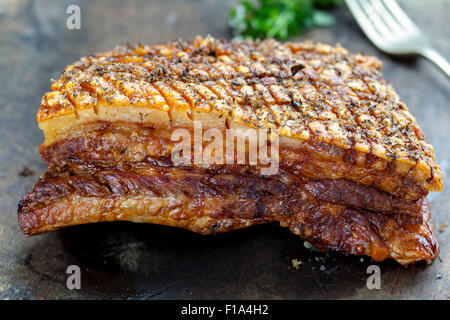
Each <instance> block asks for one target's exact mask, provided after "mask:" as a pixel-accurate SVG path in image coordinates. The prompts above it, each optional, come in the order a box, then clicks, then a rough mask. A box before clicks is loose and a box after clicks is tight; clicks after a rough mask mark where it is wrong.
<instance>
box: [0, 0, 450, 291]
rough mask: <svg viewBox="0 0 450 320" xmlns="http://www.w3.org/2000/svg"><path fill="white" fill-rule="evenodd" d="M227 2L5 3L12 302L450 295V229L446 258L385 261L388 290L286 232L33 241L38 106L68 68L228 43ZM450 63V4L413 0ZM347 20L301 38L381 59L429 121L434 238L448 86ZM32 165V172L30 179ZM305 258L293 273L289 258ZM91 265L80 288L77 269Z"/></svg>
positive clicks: (113, 232)
mask: <svg viewBox="0 0 450 320" xmlns="http://www.w3.org/2000/svg"><path fill="white" fill-rule="evenodd" d="M70 4H78V5H79V6H80V8H81V30H68V29H67V28H66V18H67V14H66V8H67V7H68V6H69V5H70ZM229 5H230V2H228V1H222V0H215V1H212V0H211V1H207V0H203V1H200V0H198V1H194V0H190V1H166V0H154V1H143V0H142V1H140V0H129V1H126V2H125V1H119V0H114V1H110V0H108V1H106V0H104V1H103V0H90V1H74V0H72V1H69V0H65V1H61V0H36V1H33V0H30V1H25V0H3V1H0V298H2V299H7V298H8V299H37V298H44V299H76V298H85V299H233V298H234V299H317V298H321V299H358V298H377V299H397V298H398V299H447V298H448V297H449V296H450V267H449V266H450V250H449V248H450V243H449V238H450V237H449V235H450V228H447V229H445V230H443V232H439V231H438V230H436V234H437V237H438V239H439V241H440V245H441V253H440V257H439V259H437V260H436V261H434V262H433V263H432V264H431V265H428V264H427V263H418V264H416V265H412V266H409V267H407V268H405V267H402V266H400V265H398V264H396V263H395V262H393V261H385V262H383V263H379V264H378V265H379V266H380V268H381V289H380V290H369V289H368V288H367V287H366V279H367V277H368V275H367V273H366V270H367V267H368V266H369V265H371V264H373V262H372V261H370V260H369V259H368V258H363V259H362V260H361V259H360V258H359V257H348V256H344V255H341V254H321V253H316V252H312V251H310V250H308V249H306V248H305V247H304V245H303V242H302V241H301V240H300V239H299V238H298V237H296V236H295V235H293V234H291V233H290V232H289V231H288V230H287V229H283V228H281V227H280V226H278V225H277V224H269V225H263V226H258V227H252V228H249V229H246V230H240V231H234V232H231V233H228V234H222V235H216V236H200V235H197V234H194V233H191V232H188V231H184V230H178V229H175V228H170V227H164V226H156V225H142V224H132V223H125V222H123V223H119V222H117V223H103V224H93V225H85V226H77V227H71V228H67V229H64V230H60V231H57V232H53V233H49V234H44V235H41V236H37V237H34V238H30V239H27V238H25V236H24V235H23V234H22V232H21V231H20V230H19V228H18V226H17V222H16V211H17V201H18V198H19V197H20V196H21V195H23V194H24V193H25V192H26V191H29V190H31V189H32V186H33V184H34V183H35V182H36V181H37V179H38V176H39V174H40V173H42V172H44V171H45V169H46V165H45V164H44V162H43V161H42V160H41V159H40V158H39V155H38V146H39V144H40V143H41V142H42V139H43V136H42V134H41V133H40V131H39V129H38V127H37V124H36V122H35V114H36V111H37V109H38V106H39V103H40V99H41V97H42V95H43V93H44V92H46V91H47V90H48V89H49V85H50V78H56V77H57V76H58V75H59V73H60V72H61V71H62V70H63V68H64V66H65V65H67V64H70V63H72V62H73V61H75V60H77V59H78V58H79V57H80V56H83V55H89V54H91V53H94V52H99V51H106V50H109V49H111V48H112V47H113V46H115V45H117V44H124V43H127V42H130V43H136V42H142V43H147V44H156V43H164V42H167V41H169V40H173V39H176V38H178V37H182V38H185V39H188V38H192V37H193V36H195V35H197V34H202V35H206V34H212V35H214V36H217V37H225V38H230V37H231V34H230V31H229V29H228V27H227V22H226V14H227V8H228V6H229ZM401 5H403V6H404V8H405V11H406V12H407V13H408V14H409V15H410V16H411V17H412V18H413V20H415V21H416V23H417V24H418V25H419V26H420V27H421V28H423V30H424V31H425V32H426V33H427V34H428V35H429V36H430V37H431V40H432V42H433V44H434V45H435V46H436V47H437V48H438V49H439V50H440V51H441V52H442V53H443V55H444V56H446V57H447V58H450V41H449V39H450V28H448V23H449V21H450V2H449V1H448V0H432V1H405V0H404V1H401ZM333 12H334V14H335V15H336V16H337V24H336V25H335V26H333V27H330V28H323V29H320V28H317V29H314V30H310V31H308V32H306V33H304V34H302V35H301V36H300V37H298V39H313V40H318V41H323V42H327V43H336V42H339V43H341V44H342V45H343V46H345V47H347V48H349V49H350V50H352V51H357V52H359V51H361V52H364V53H366V54H373V55H377V56H379V57H380V58H381V59H382V60H383V61H384V62H385V66H384V75H385V77H386V78H387V79H388V80H389V81H390V82H392V83H393V84H394V87H395V88H396V89H397V91H398V92H399V94H400V96H401V97H402V98H403V99H404V100H405V101H406V103H407V105H408V106H409V108H410V109H411V110H412V113H413V114H414V115H415V116H416V117H417V119H418V121H419V123H420V125H421V126H422V128H423V130H424V132H425V134H426V136H427V137H428V139H429V141H431V143H432V144H433V145H434V147H435V150H436V155H437V157H438V160H439V162H440V164H441V166H442V170H443V172H444V177H445V178H444V181H445V185H446V186H445V189H444V192H442V193H440V194H433V195H432V196H431V197H430V200H431V206H432V212H433V221H434V225H435V228H436V229H439V226H440V225H441V224H443V223H444V222H445V221H448V222H450V214H449V211H450V197H449V196H450V192H449V188H448V186H449V182H450V181H449V178H448V177H449V173H450V164H449V160H450V144H449V137H448V135H449V131H450V130H449V124H450V105H449V100H450V82H449V81H448V79H446V78H445V76H444V75H442V74H441V73H440V72H439V71H438V70H437V69H436V68H435V67H434V66H433V65H432V64H431V63H429V62H428V61H425V60H424V59H413V58H408V59H393V58H391V57H389V56H387V55H384V54H382V53H381V52H379V51H378V50H377V49H375V48H374V47H373V46H372V45H371V43H370V42H369V41H368V40H367V39H366V38H365V36H364V35H363V34H362V33H361V32H360V31H359V28H358V27H357V25H356V23H355V22H354V20H353V18H352V17H351V15H350V14H349V12H348V11H347V9H346V8H345V7H341V8H339V9H335V10H334V11H333ZM24 167H29V168H31V169H32V170H34V172H35V173H34V174H33V175H29V176H25V177H24V176H21V175H19V172H20V171H21V170H22V169H23V168H24ZM292 259H297V260H299V261H302V264H301V265H300V268H299V269H298V270H295V269H293V268H292V265H291V260H292ZM73 264H74V265H78V266H80V268H81V272H82V278H81V290H72V291H70V290H68V289H67V287H66V277H67V275H66V273H65V271H66V268H67V267H68V266H69V265H73Z"/></svg>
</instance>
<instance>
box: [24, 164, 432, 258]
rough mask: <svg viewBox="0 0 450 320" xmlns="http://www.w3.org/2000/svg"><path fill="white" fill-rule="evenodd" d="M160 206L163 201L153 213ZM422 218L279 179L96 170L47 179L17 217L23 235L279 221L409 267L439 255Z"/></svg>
mask: <svg viewBox="0 0 450 320" xmlns="http://www.w3.org/2000/svg"><path fill="white" fill-rule="evenodd" d="M160 200H161V201H162V200H164V201H165V202H164V203H163V204H161V205H160V206H159V207H158V209H157V210H155V209H154V206H155V202H158V201H160ZM124 202H126V203H127V205H125V206H124V205H123V203H124ZM152 206H153V207H152ZM152 208H153V209H152ZM419 212H420V215H421V219H419V220H420V221H417V219H415V218H412V217H408V216H400V215H396V216H387V215H383V214H377V213H373V212H369V211H366V210H362V209H352V208H350V207H346V206H342V205H334V204H330V203H327V202H325V201H321V200H317V199H315V198H314V197H312V196H311V194H309V192H308V191H307V190H306V188H298V187H296V186H294V185H289V184H286V183H284V182H281V181H275V180H266V179H260V178H252V177H236V176H234V175H229V174H215V175H212V174H211V175H208V174H203V173H189V172H184V171H183V170H177V171H176V172H172V173H171V174H167V173H166V174H161V173H152V174H137V173H132V172H120V171H100V172H97V173H96V174H95V175H92V176H90V175H85V176H70V175H66V176H64V175H60V176H53V177H52V176H51V174H49V175H48V177H46V178H44V179H42V180H41V181H40V182H38V183H37V184H36V186H35V189H34V190H33V192H31V193H29V194H27V195H26V196H25V197H24V198H23V199H22V200H21V201H20V204H19V213H18V219H19V225H20V226H21V228H22V229H23V230H24V232H25V233H27V234H28V235H33V234H38V233H42V232H46V231H49V230H53V229H57V228H60V227H63V226H69V225H75V224H82V223H91V222H98V221H114V220H131V221H138V222H139V221H140V222H155V221H156V223H159V224H167V225H174V226H178V227H183V228H186V229H190V230H192V231H195V232H199V233H202V234H207V233H211V232H225V231H230V230H234V229H238V228H242V227H247V226H249V225H254V224H259V223H264V222H271V221H279V222H280V224H281V225H283V226H288V227H289V228H290V229H291V230H292V231H293V232H294V233H296V234H298V235H300V236H301V237H302V238H304V239H307V240H308V241H310V242H312V243H313V244H315V245H316V246H317V247H318V248H320V249H322V250H328V249H333V250H336V251H342V252H347V253H349V254H365V255H369V256H371V257H372V258H374V259H375V260H377V261H379V260H383V259H386V258H388V257H391V258H394V259H396V260H397V261H399V262H400V263H411V262H415V261H419V260H425V259H432V258H434V257H435V256H436V255H437V253H438V245H437V242H436V239H435V238H434V236H433V233H432V228H431V223H430V215H429V209H428V204H427V203H426V200H421V201H420V210H419ZM155 217H156V218H155ZM205 217H206V218H207V222H206V223H204V221H205V220H204V219H203V218H205ZM155 219H156V220H155Z"/></svg>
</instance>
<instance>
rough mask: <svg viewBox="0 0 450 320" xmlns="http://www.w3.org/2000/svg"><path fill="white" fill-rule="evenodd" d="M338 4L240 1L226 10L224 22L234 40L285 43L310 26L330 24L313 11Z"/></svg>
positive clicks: (338, 1)
mask: <svg viewBox="0 0 450 320" xmlns="http://www.w3.org/2000/svg"><path fill="white" fill-rule="evenodd" d="M341 3H342V0H258V1H250V0H241V1H239V3H238V4H237V5H236V6H235V7H233V8H231V9H230V12H229V20H228V22H229V24H230V27H231V29H232V30H233V35H234V36H235V37H240V38H253V39H255V38H277V39H280V40H285V39H286V38H287V37H288V36H292V35H297V34H300V33H301V32H302V31H303V30H306V29H308V28H311V27H314V26H320V27H325V26H330V25H332V24H333V23H334V17H333V16H332V15H330V14H329V13H327V12H324V11H322V10H319V9H317V8H321V9H322V8H328V7H330V6H336V5H340V4H341Z"/></svg>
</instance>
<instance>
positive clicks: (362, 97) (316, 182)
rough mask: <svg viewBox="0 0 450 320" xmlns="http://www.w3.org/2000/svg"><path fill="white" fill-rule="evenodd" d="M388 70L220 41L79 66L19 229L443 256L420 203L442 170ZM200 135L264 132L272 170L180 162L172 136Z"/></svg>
mask: <svg viewBox="0 0 450 320" xmlns="http://www.w3.org/2000/svg"><path fill="white" fill-rule="evenodd" d="M380 67H381V62H380V61H378V60H377V59H376V58H373V57H367V56H363V55H360V54H351V53H349V52H347V50H345V49H344V48H342V47H339V46H336V47H332V46H329V45H325V44H317V43H312V42H300V43H294V42H292V43H285V44H281V43H279V42H276V41H274V40H265V41H256V42H252V41H246V42H226V41H222V40H217V39H214V38H210V37H208V38H201V37H197V38H195V39H194V40H192V41H190V42H183V41H176V42H173V43H170V44H168V45H159V46H151V47H150V46H144V45H138V46H128V47H120V48H116V49H114V50H113V51H111V52H107V53H103V54H97V55H94V56H90V57H85V58H82V59H81V60H80V61H78V62H76V63H74V64H72V65H70V66H68V67H67V68H66V69H65V71H64V72H63V73H62V74H61V76H60V78H59V79H57V80H56V81H54V82H53V84H52V91H51V92H49V93H47V94H45V95H44V97H43V99H42V104H41V107H40V109H39V112H38V115H37V120H38V124H39V126H40V128H41V129H42V130H43V132H44V135H45V141H44V143H43V144H42V145H41V148H40V154H41V156H42V158H43V159H44V160H45V161H46V162H47V163H48V165H49V169H48V171H47V173H46V174H45V175H43V176H42V177H41V179H40V181H39V182H38V183H37V184H36V186H35V188H34V190H33V191H32V192H30V193H28V194H27V195H26V196H24V197H23V198H22V200H21V201H20V203H19V212H18V219H19V225H20V226H21V228H22V230H23V231H24V232H25V233H26V234H27V235H35V234H39V233H43V232H47V231H51V230H55V229H58V228H61V227H65V226H71V225H76V224H83V223H91V222H99V221H115V220H128V221H134V222H148V223H158V224H164V225H170V226H177V227H182V228H186V229H189V230H192V231H195V232H199V233H202V234H208V233H215V232H225V231H230V230H234V229H239V228H243V227H247V226H251V225H256V224H260V223H266V222H279V223H280V224H281V225H282V226H286V227H289V228H290V230H291V231H292V232H294V233H295V234H298V235H300V236H301V237H302V238H303V239H306V240H308V241H310V242H311V243H313V244H314V245H315V246H316V247H317V248H319V249H321V250H336V251H342V252H347V253H350V254H356V255H362V254H363V255H368V256H371V257H372V258H373V259H374V260H376V261H380V260H383V259H386V258H393V259H395V260H397V261H398V262H399V263H402V264H408V263H413V262H416V261H420V260H428V259H433V258H435V257H436V256H437V254H438V251H439V250H438V244H437V242H436V239H435V237H434V235H433V232H432V225H431V218H430V212H429V207H428V203H427V201H426V199H425V197H426V195H427V194H428V192H430V191H440V190H441V189H442V173H441V170H440V168H439V165H438V164H437V163H436V160H435V156H434V152H433V147H432V146H431V145H430V144H429V143H428V142H426V141H425V139H424V136H423V133H422V130H421V129H420V127H419V126H418V124H417V122H416V120H415V118H414V117H413V116H412V115H411V114H410V113H409V111H408V109H407V107H406V105H405V104H404V102H402V100H401V99H400V98H399V97H398V95H397V94H396V92H395V91H394V89H393V88H392V86H391V85H390V84H388V83H387V82H386V81H385V80H384V79H383V78H382V75H381V73H380V71H379V69H380ZM198 123H200V124H201V129H200V133H201V134H202V135H203V134H206V133H207V132H208V130H209V129H215V130H216V131H215V132H218V133H221V134H223V135H225V134H226V133H227V132H228V131H230V130H234V132H237V133H238V134H239V135H242V134H244V132H246V131H245V130H247V129H257V130H263V131H264V132H266V133H267V134H268V136H269V141H268V145H275V141H277V142H276V145H277V148H278V149H277V154H276V161H277V171H276V172H275V173H273V174H270V175H264V174H261V170H260V169H261V168H262V167H264V166H265V164H262V163H260V162H258V161H257V162H253V163H250V162H249V163H232V164H230V163H223V162H220V161H216V162H213V163H206V162H200V163H198V162H196V161H195V159H194V156H193V155H191V156H192V159H191V158H190V157H191V156H189V159H190V160H191V161H189V162H187V163H185V162H184V163H182V164H180V163H176V162H174V161H173V159H174V158H173V156H174V153H176V152H178V151H177V149H176V147H177V146H176V142H175V141H174V140H173V139H172V138H173V135H174V133H175V132H176V131H177V130H179V129H183V130H186V131H187V132H189V133H190V134H193V135H194V136H195V133H196V130H197V129H196V125H197V124H198ZM191 142H192V143H191ZM191 142H190V144H189V147H191V149H193V150H196V149H198V148H200V149H201V150H205V149H206V148H207V146H208V142H207V141H206V142H205V141H202V142H201V143H200V145H196V144H195V143H194V142H193V141H191ZM244 142H245V145H244V153H245V157H246V158H249V159H250V153H251V143H252V141H251V138H249V139H247V140H244ZM233 143H234V142H233ZM260 147H261V146H260V145H258V148H260ZM221 148H222V149H223V150H222V151H224V152H225V151H226V150H225V149H226V148H225V146H223V145H221ZM217 150H218V149H217ZM258 151H259V149H258ZM271 152H272V150H271ZM271 155H272V154H271ZM233 156H235V154H233Z"/></svg>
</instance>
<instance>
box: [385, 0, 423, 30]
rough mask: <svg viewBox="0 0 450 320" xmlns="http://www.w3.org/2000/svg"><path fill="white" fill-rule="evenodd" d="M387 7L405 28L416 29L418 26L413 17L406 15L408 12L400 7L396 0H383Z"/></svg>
mask: <svg viewBox="0 0 450 320" xmlns="http://www.w3.org/2000/svg"><path fill="white" fill-rule="evenodd" d="M382 1H383V2H384V5H385V6H386V8H388V9H389V11H390V12H391V13H392V15H393V16H394V18H395V19H396V20H397V21H398V22H399V23H400V24H401V25H402V26H403V27H404V28H405V29H416V30H418V28H417V26H416V25H415V24H414V22H412V21H411V19H410V18H409V17H408V16H407V15H406V13H405V12H404V11H403V10H402V8H400V6H399V5H398V4H397V2H396V1H395V0H382Z"/></svg>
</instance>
